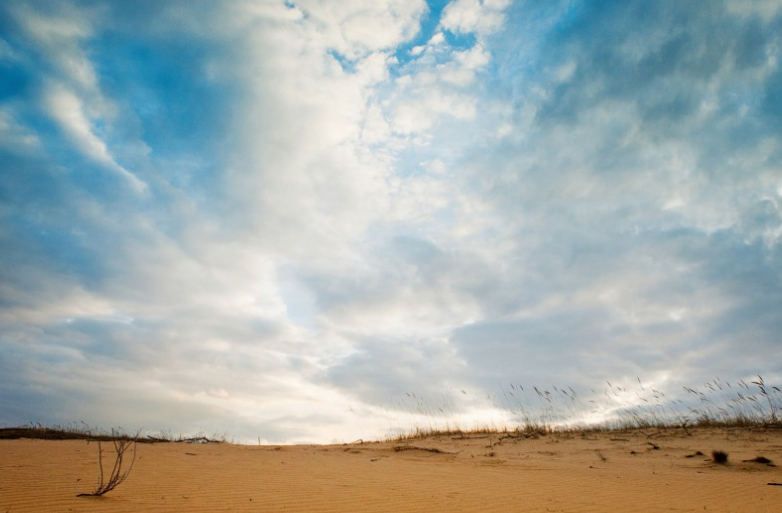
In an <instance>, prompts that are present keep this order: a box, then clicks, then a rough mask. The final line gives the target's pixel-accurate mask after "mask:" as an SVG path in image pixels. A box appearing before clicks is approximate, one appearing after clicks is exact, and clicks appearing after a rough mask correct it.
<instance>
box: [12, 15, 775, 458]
mask: <svg viewBox="0 0 782 513" xmlns="http://www.w3.org/2000/svg"><path fill="white" fill-rule="evenodd" d="M781 33H782V2H780V1H777V0H754V1H750V0H725V1H711V2H707V3H703V2H679V1H659V2H646V1H616V2H607V1H600V2H598V1H575V0H572V1H552V0H545V1H542V0H535V1H533V0H529V1H524V0H516V1H512V0H482V1H479V0H452V1H450V2H449V1H445V0H438V1H431V2H428V3H427V2H425V1H423V0H373V1H366V0H341V1H339V2H337V1H328V0H302V1H293V2H291V1H282V0H236V1H225V2H211V1H192V0H187V1H175V0H172V1H167V2H157V1H135V2H121V1H113V2H112V1H81V2H79V1H70V2H69V1H63V2H45V1H41V2H36V1H16V0H9V1H5V2H3V3H2V5H1V6H0V76H1V77H2V80H0V255H2V257H1V259H0V260H1V261H2V265H0V405H1V407H0V424H2V425H15V424H22V423H26V422H42V423H61V424H67V423H69V422H77V421H84V422H87V423H88V424H91V425H98V426H104V427H111V426H122V427H124V428H126V429H128V430H134V429H136V428H144V429H147V430H150V431H156V430H164V429H165V430H170V431H173V432H178V433H194V432H198V431H201V432H205V433H227V434H228V435H229V436H231V437H234V438H235V439H237V440H240V441H241V440H250V441H252V440H256V439H257V438H260V439H261V440H265V441H268V442H275V443H282V442H288V443H295V442H304V441H312V442H330V441H335V440H338V441H351V440H355V439H358V438H371V437H373V436H383V435H385V434H387V433H388V432H390V431H393V429H395V428H397V427H400V426H401V427H405V426H407V427H409V426H410V425H411V423H415V422H416V418H415V417H414V416H413V417H408V416H407V412H406V411H405V405H404V401H405V399H404V398H405V397H408V398H409V397H410V395H408V394H411V393H412V394H415V395H416V397H419V398H424V401H425V402H427V404H429V405H431V408H432V411H439V409H440V408H439V406H438V405H439V404H445V405H448V406H447V408H446V410H447V412H441V413H442V414H443V418H442V419H439V420H443V421H445V422H450V423H452V424H453V423H459V422H461V423H466V424H468V425H469V423H470V422H473V421H474V422H484V423H491V422H494V423H497V424H501V423H503V422H508V421H513V418H512V417H511V416H509V413H508V412H507V411H506V410H504V409H503V408H502V407H500V406H498V403H497V401H494V400H492V397H496V396H499V395H501V394H502V391H503V389H504V388H505V387H507V386H508V384H509V383H519V384H523V385H528V386H531V385H538V386H552V385H558V386H571V387H573V388H574V389H577V390H582V391H589V390H591V389H596V390H597V391H598V393H599V392H600V390H601V387H604V383H605V382H606V381H611V382H613V383H618V384H632V383H637V382H638V380H639V378H640V380H641V381H642V382H643V383H645V384H647V385H651V386H656V387H658V388H660V389H663V390H667V391H669V393H671V394H672V395H674V396H675V394H676V393H677V392H676V391H677V390H680V389H681V387H682V386H697V385H698V384H700V383H703V382H705V381H708V380H711V379H713V378H715V377H717V376H719V377H721V378H723V379H727V380H739V379H745V380H749V379H751V378H753V377H754V376H756V375H758V374H761V375H763V377H764V378H765V379H766V382H767V383H771V384H777V385H778V384H779V383H780V382H782V340H781V339H780V333H782V314H780V312H782V137H781V136H782V64H781V63H780V58H781V57H782V40H780V37H779V34H781ZM484 398H485V399H484ZM400 401H401V402H400ZM400 404H401V405H402V406H401V407H400ZM409 409H413V410H414V409H415V408H409ZM412 413H415V412H414V411H413V412H412ZM419 420H420V419H419Z"/></svg>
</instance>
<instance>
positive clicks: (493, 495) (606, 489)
mask: <svg viewBox="0 0 782 513" xmlns="http://www.w3.org/2000/svg"><path fill="white" fill-rule="evenodd" d="M691 431H692V435H691V436H686V434H685V433H683V432H682V431H681V430H677V431H674V430H667V431H660V430H637V431H630V432H612V433H598V434H592V433H589V434H549V435H544V436H539V437H537V438H519V439H513V438H501V437H500V436H499V435H492V436H485V435H472V436H467V437H464V438H462V437H459V436H435V437H429V438H424V439H418V440H410V441H405V442H371V443H353V444H348V445H307V446H244V445H231V444H224V443H223V444H201V445H199V444H183V443H156V444H138V446H137V450H138V457H137V460H136V462H135V466H134V468H133V470H132V472H131V474H130V475H129V477H128V479H127V480H126V481H125V482H124V483H122V484H121V485H120V486H119V487H117V488H116V489H115V490H114V491H112V492H110V493H108V494H106V495H104V496H102V497H77V496H76V495H77V494H79V493H84V492H90V491H92V489H93V487H94V485H95V481H96V479H97V476H98V468H97V449H98V447H97V443H95V442H91V443H88V442H86V441H78V440H76V441H47V440H28V439H20V440H0V513H22V512H27V511H29V512H59V511H63V512H66V511H73V512H90V511H96V512H97V511H100V512H140V511H153V512H156V511H160V512H164V511H182V512H184V511H187V512H198V511H204V512H206V511H258V512H277V511H312V512H327V511H354V512H371V511H401V512H410V511H448V512H452V511H485V512H491V511H497V512H509V511H524V512H538V511H540V512H544V511H545V512H552V511H563V512H565V511H567V512H607V511H617V512H620V511H621V512H633V511H638V512H649V511H725V512H742V511H747V512H749V511H752V512H764V511H765V512H779V511H782V486H776V485H773V484H771V485H770V484H769V483H780V484H782V466H780V467H776V466H771V465H767V464H763V463H758V462H754V461H742V460H752V459H754V458H756V457H758V456H763V457H765V458H768V459H769V460H771V461H772V462H776V463H779V464H780V465H782V431H780V430H763V429H754V430H741V429H724V428H722V429H714V428H712V429H697V430H691ZM110 446H111V445H110V444H107V443H105V442H104V444H103V447H104V449H106V448H109V449H110ZM715 449H717V450H723V451H725V452H727V453H728V454H729V459H728V462H727V464H724V465H721V464H716V463H714V462H713V461H712V459H711V453H712V451H713V450H715ZM697 451H700V452H702V453H703V455H697V454H696V453H697Z"/></svg>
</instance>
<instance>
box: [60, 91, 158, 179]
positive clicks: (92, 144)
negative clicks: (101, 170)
mask: <svg viewBox="0 0 782 513" xmlns="http://www.w3.org/2000/svg"><path fill="white" fill-rule="evenodd" d="M44 101H45V106H46V109H47V110H48V112H49V114H50V115H51V116H52V118H54V119H55V120H56V121H57V122H58V123H59V124H60V126H61V127H62V129H63V130H64V131H65V132H66V134H67V135H68V137H69V138H70V139H71V140H72V141H73V142H74V143H75V144H76V145H77V146H78V148H79V149H80V150H81V151H82V152H83V153H84V154H85V155H86V156H88V157H89V158H91V159H92V160H94V161H95V162H97V163H99V164H101V165H102V166H104V167H105V168H106V169H107V170H109V171H112V172H114V173H116V174H117V175H119V176H121V177H122V178H124V179H125V180H127V181H128V183H129V184H130V185H131V186H132V187H133V189H134V190H136V191H137V192H144V191H145V190H146V189H147V185H146V184H145V183H144V182H142V181H141V180H139V179H138V178H137V177H136V176H135V175H134V174H133V173H131V172H130V171H128V170H127V169H125V168H124V167H122V166H121V165H119V164H118V163H117V162H116V161H115V160H114V158H113V157H112V156H111V154H110V153H109V151H108V149H107V147H106V143H105V142H103V140H102V139H101V138H100V137H98V136H97V135H96V134H95V133H94V130H93V126H92V123H91V122H90V120H88V119H87V115H86V114H85V112H84V110H85V107H84V104H83V103H82V101H81V100H80V99H79V98H78V97H77V96H76V95H75V94H74V93H72V92H71V91H69V90H67V89H66V88H64V87H63V86H61V85H51V86H50V87H49V88H48V91H47V93H46V96H45V99H44Z"/></svg>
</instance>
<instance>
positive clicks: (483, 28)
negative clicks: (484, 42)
mask: <svg viewBox="0 0 782 513" xmlns="http://www.w3.org/2000/svg"><path fill="white" fill-rule="evenodd" d="M509 5H510V0H455V1H454V2H451V3H449V4H448V6H447V7H446V8H445V10H444V11H443V16H442V19H441V20H440V23H441V25H442V26H443V28H445V29H446V30H450V31H452V32H460V33H469V32H474V33H476V35H477V36H478V37H483V36H486V35H488V34H490V33H492V32H494V31H496V30H497V29H499V28H500V27H502V25H503V24H504V23H505V13H504V11H505V9H506V8H507V7H508V6H509Z"/></svg>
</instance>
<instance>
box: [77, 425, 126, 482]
mask: <svg viewBox="0 0 782 513" xmlns="http://www.w3.org/2000/svg"><path fill="white" fill-rule="evenodd" d="M112 435H115V438H114V439H113V440H112V441H111V443H112V445H113V446H114V465H113V466H112V469H111V472H110V473H109V476H108V478H107V479H106V478H105V474H104V472H103V446H102V445H101V442H100V441H98V468H99V469H100V474H99V477H98V484H97V485H96V486H95V490H94V491H93V492H92V493H80V494H78V495H77V497H97V496H99V495H104V494H106V493H108V492H110V491H112V490H114V489H115V488H116V487H118V486H119V485H120V484H122V483H123V482H124V481H125V479H127V478H128V476H129V475H130V471H131V470H133V464H134V463H135V462H136V440H137V439H138V435H139V434H138V433H136V436H135V438H132V439H128V437H127V436H121V435H119V434H118V433H115V432H114V430H112ZM129 449H132V450H131V453H132V458H131V460H130V465H129V466H127V467H126V468H125V469H123V466H124V464H125V462H126V460H125V453H126V452H127V451H128V450H129Z"/></svg>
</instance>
